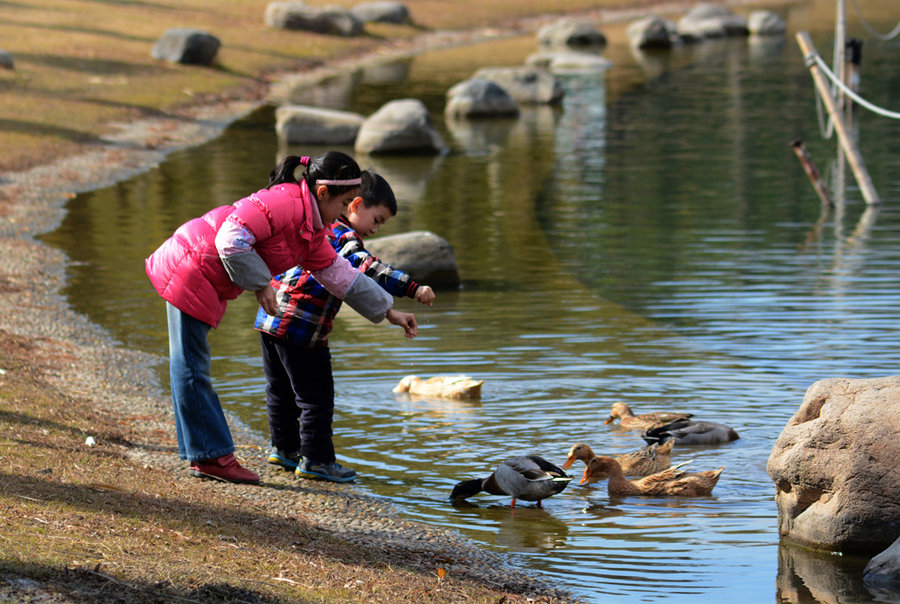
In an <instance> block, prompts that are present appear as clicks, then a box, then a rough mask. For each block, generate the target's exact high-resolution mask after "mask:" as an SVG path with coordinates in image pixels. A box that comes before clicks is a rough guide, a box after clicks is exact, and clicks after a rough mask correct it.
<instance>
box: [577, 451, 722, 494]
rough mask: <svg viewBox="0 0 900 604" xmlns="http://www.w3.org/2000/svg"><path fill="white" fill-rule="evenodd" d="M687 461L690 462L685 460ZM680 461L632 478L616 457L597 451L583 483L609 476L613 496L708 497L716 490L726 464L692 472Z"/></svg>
mask: <svg viewBox="0 0 900 604" xmlns="http://www.w3.org/2000/svg"><path fill="white" fill-rule="evenodd" d="M685 463H686V462H685ZM682 465H684V464H683V463H682V464H679V465H677V466H672V467H671V468H667V469H665V470H663V471H662V472H657V473H656V474H651V475H649V476H644V477H643V478H637V479H635V480H629V479H627V478H625V474H624V473H623V472H622V466H620V465H619V462H617V461H616V460H615V459H613V458H612V457H608V456H606V455H597V456H596V457H594V458H593V459H592V460H591V461H590V462H589V463H588V465H587V467H586V468H585V469H584V475H583V476H582V478H581V482H580V484H591V483H593V482H597V481H599V480H602V479H604V478H609V484H608V485H607V490H608V492H609V494H610V495H613V496H626V495H653V496H664V495H675V496H678V497H705V496H708V495H710V494H711V493H712V490H713V487H715V486H716V483H717V482H719V477H720V476H721V475H722V471H723V470H724V469H725V466H722V467H721V468H718V469H717V470H705V471H703V472H695V473H688V472H686V471H684V470H682V469H681V467H680V466H682Z"/></svg>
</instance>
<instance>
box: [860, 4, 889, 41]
mask: <svg viewBox="0 0 900 604" xmlns="http://www.w3.org/2000/svg"><path fill="white" fill-rule="evenodd" d="M851 2H852V3H853V10H854V11H855V12H856V16H857V17H859V22H860V23H862V26H863V27H864V28H865V29H866V31H868V32H869V33H870V34H872V35H873V36H875V37H876V38H878V39H879V40H882V41H885V42H887V41H888V40H892V39H893V38H895V37H897V34H900V22H898V23H897V25H896V26H895V27H894V29H892V30H891V31H890V32H888V33H887V34H880V33H878V32H877V31H875V30H874V29H872V26H871V25H869V22H868V21H866V18H865V17H863V16H862V11H861V10H859V5H858V4H857V3H856V0H851Z"/></svg>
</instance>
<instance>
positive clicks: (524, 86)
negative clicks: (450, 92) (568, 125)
mask: <svg viewBox="0 0 900 604" xmlns="http://www.w3.org/2000/svg"><path fill="white" fill-rule="evenodd" d="M473 77H475V78H480V79H483V80H490V81H491V82H494V83H495V84H497V85H499V86H500V87H502V88H503V90H505V91H506V92H507V94H509V96H510V97H511V98H512V99H513V100H514V101H515V102H517V103H521V104H523V105H555V104H557V103H559V102H560V101H561V100H562V98H563V94H564V92H565V91H564V89H563V87H562V84H560V83H559V80H557V79H556V76H554V75H553V74H552V73H550V72H549V71H547V70H546V69H537V68H535V67H527V66H526V67H482V68H481V69H479V70H478V71H476V72H475V75H474V76H473Z"/></svg>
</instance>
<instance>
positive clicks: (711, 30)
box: [677, 3, 750, 40]
mask: <svg viewBox="0 0 900 604" xmlns="http://www.w3.org/2000/svg"><path fill="white" fill-rule="evenodd" d="M677 29H678V35H679V36H681V37H682V38H683V39H686V40H703V39H704V38H726V37H733V36H746V35H748V34H749V33H750V30H749V28H748V27H747V19H746V18H744V17H741V16H740V15H736V14H735V13H733V12H732V11H731V10H729V9H728V8H726V7H724V6H719V5H716V4H705V3H701V4H698V5H696V6H695V7H694V8H692V9H691V10H690V11H688V13H687V14H686V15H684V16H683V17H682V18H681V19H679V20H678V26H677Z"/></svg>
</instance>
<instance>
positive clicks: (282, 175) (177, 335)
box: [146, 151, 417, 484]
mask: <svg viewBox="0 0 900 604" xmlns="http://www.w3.org/2000/svg"><path fill="white" fill-rule="evenodd" d="M300 165H303V166H306V167H307V169H306V172H305V174H304V176H303V178H301V179H300V180H299V181H298V180H296V178H295V177H294V171H295V170H296V169H297V168H298V167H299V166H300ZM359 184H360V170H359V166H358V165H357V164H356V162H355V161H354V160H353V159H352V158H350V157H349V156H347V155H345V154H343V153H339V152H334V151H332V152H329V153H325V154H323V155H320V156H318V157H315V158H313V159H310V158H308V157H302V158H301V157H296V156H289V157H286V158H285V159H284V160H283V161H282V162H281V163H280V164H279V165H278V166H277V167H276V168H275V169H274V170H273V171H272V173H271V174H270V176H269V186H268V187H267V188H265V189H262V190H260V191H257V192H256V193H253V194H252V195H249V196H248V197H245V198H243V199H241V200H239V201H237V202H235V203H234V204H233V205H230V206H222V207H219V208H216V209H214V210H210V211H209V212H207V213H206V214H204V215H203V216H201V217H199V218H194V219H193V220H189V221H188V222H186V223H185V224H183V225H182V226H181V227H179V228H178V229H177V230H176V231H175V233H174V234H173V235H172V236H171V237H169V239H167V240H166V241H165V242H164V243H163V244H162V245H161V246H160V247H159V248H158V249H157V250H156V251H155V252H153V254H152V255H151V256H150V257H149V258H147V261H146V272H147V276H148V277H149V278H150V282H151V283H152V284H153V286H154V287H155V288H156V291H157V292H158V293H159V295H160V296H162V297H163V299H165V300H166V312H167V318H168V325H169V372H170V377H171V385H172V403H173V406H174V409H175V433H176V437H177V439H178V453H179V455H180V456H181V458H182V459H187V460H189V461H190V462H191V465H190V472H191V475H193V476H196V477H199V478H214V479H217V480H225V481H230V482H244V483H253V484H256V483H258V482H259V476H257V475H256V474H254V473H253V472H251V471H249V470H247V469H246V468H244V467H242V466H241V465H240V464H239V463H238V462H237V460H236V459H235V457H234V454H233V453H234V442H233V441H232V438H231V433H230V431H229V429H228V424H227V423H226V421H225V414H224V412H223V411H222V406H221V404H220V402H219V397H218V396H217V395H216V392H215V390H214V389H213V387H212V383H211V377H210V369H211V367H210V350H209V341H208V340H207V336H208V334H209V330H210V329H211V328H214V327H216V326H217V325H218V324H219V321H221V319H222V316H223V315H224V314H225V307H226V305H227V303H228V301H229V300H232V299H234V298H236V297H237V296H238V295H239V294H240V293H241V292H242V291H243V290H245V289H246V290H251V291H254V292H256V299H257V301H258V302H259V303H260V305H261V306H262V307H263V308H266V309H268V310H269V311H270V312H275V310H276V305H275V292H274V290H272V288H271V287H270V286H269V280H270V279H271V276H272V274H278V273H280V272H282V271H284V270H286V269H288V268H290V267H291V266H293V265H295V264H297V263H300V264H302V265H303V266H304V267H306V268H307V269H309V270H310V271H312V272H313V274H315V275H316V277H317V279H318V280H319V282H320V283H322V284H323V285H324V286H325V287H326V288H328V290H329V291H330V292H331V293H332V294H333V295H335V296H337V297H338V298H343V299H345V300H347V302H348V304H350V305H351V306H352V307H353V308H354V309H356V310H357V311H358V312H359V313H360V314H362V315H363V316H364V317H366V318H367V319H369V320H371V321H373V322H376V323H377V322H380V321H381V320H382V319H384V318H385V317H386V316H388V314H389V313H388V311H389V310H390V309H391V306H392V303H393V299H392V298H391V296H390V295H388V294H386V293H385V292H384V291H383V290H382V289H381V288H380V287H378V285H377V284H376V283H375V282H374V281H372V280H371V279H369V278H368V277H365V275H361V274H360V273H359V272H358V271H356V269H354V268H353V267H352V266H351V265H350V263H349V262H347V260H346V259H345V258H343V257H341V256H338V255H337V254H336V253H335V251H334V248H332V247H331V246H330V245H329V242H328V239H327V238H326V231H327V229H326V228H325V225H327V224H330V223H331V222H332V221H333V220H335V219H336V218H337V217H338V216H340V214H341V212H342V211H343V209H344V207H345V206H346V205H348V204H349V203H350V201H352V200H353V198H354V197H355V196H356V193H357V191H358V189H359ZM388 319H389V320H391V321H398V322H399V324H400V325H402V326H403V327H404V329H406V330H407V332H412V333H413V334H415V332H416V327H417V326H416V322H415V317H413V316H412V315H411V314H407V313H391V314H390V317H388Z"/></svg>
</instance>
